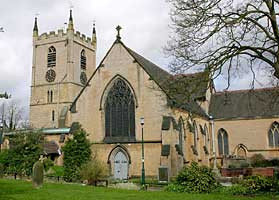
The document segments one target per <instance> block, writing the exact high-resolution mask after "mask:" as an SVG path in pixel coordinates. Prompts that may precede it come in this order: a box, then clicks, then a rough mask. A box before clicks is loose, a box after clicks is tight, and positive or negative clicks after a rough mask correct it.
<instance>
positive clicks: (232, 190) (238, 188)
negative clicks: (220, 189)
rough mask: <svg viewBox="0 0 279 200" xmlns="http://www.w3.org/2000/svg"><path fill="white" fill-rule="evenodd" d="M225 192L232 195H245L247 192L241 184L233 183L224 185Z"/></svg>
mask: <svg viewBox="0 0 279 200" xmlns="http://www.w3.org/2000/svg"><path fill="white" fill-rule="evenodd" d="M224 191H225V193H228V194H232V195H246V194H248V193H249V192H248V189H247V188H246V187H244V186H242V185H239V184H235V185H232V186H229V187H224Z"/></svg>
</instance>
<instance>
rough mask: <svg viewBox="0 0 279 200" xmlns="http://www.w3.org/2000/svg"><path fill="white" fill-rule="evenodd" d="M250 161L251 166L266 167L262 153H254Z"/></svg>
mask: <svg viewBox="0 0 279 200" xmlns="http://www.w3.org/2000/svg"><path fill="white" fill-rule="evenodd" d="M250 161H251V166H252V167H266V163H265V161H266V160H265V158H264V156H263V155H262V154H254V155H253V156H252V157H251V158H250Z"/></svg>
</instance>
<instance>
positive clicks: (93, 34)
mask: <svg viewBox="0 0 279 200" xmlns="http://www.w3.org/2000/svg"><path fill="white" fill-rule="evenodd" d="M96 42H97V35H96V28H95V22H93V30H92V44H94V45H95V44H96Z"/></svg>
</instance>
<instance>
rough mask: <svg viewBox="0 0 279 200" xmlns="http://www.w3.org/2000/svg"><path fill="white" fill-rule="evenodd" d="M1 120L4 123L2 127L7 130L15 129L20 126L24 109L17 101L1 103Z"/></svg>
mask: <svg viewBox="0 0 279 200" xmlns="http://www.w3.org/2000/svg"><path fill="white" fill-rule="evenodd" d="M0 112H1V114H0V115H1V116H0V117H1V121H2V122H3V123H4V127H5V128H6V129H8V130H9V131H12V130H15V129H16V128H18V127H19V126H20V122H22V121H24V120H23V118H24V117H23V115H24V109H23V108H22V107H21V106H20V104H19V102H17V101H14V100H12V101H10V102H8V103H5V102H4V103H2V104H1V105H0Z"/></svg>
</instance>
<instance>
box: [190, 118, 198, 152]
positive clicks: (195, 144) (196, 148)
mask: <svg viewBox="0 0 279 200" xmlns="http://www.w3.org/2000/svg"><path fill="white" fill-rule="evenodd" d="M193 126H194V133H193V134H194V144H193V145H192V146H191V148H192V151H193V153H194V154H195V155H198V154H199V153H198V139H199V138H198V127H197V124H196V121H194V123H193Z"/></svg>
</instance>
